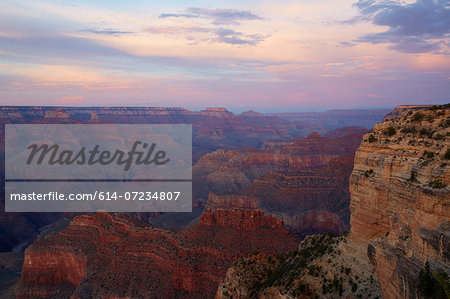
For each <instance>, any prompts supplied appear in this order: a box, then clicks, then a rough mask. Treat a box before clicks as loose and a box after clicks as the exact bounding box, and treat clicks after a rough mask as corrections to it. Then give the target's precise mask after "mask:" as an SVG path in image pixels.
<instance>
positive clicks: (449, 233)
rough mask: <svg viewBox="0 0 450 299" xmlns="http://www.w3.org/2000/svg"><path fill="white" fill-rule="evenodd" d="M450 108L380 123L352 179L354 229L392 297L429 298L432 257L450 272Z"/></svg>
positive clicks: (360, 155)
mask: <svg viewBox="0 0 450 299" xmlns="http://www.w3.org/2000/svg"><path fill="white" fill-rule="evenodd" d="M449 136H450V109H449V107H448V105H445V106H440V107H432V108H431V109H424V108H423V107H421V111H411V110H409V109H403V111H402V112H401V113H400V114H399V115H398V116H397V117H395V118H387V120H386V121H385V122H383V123H380V124H377V125H376V126H375V127H374V128H373V132H372V133H369V134H367V135H366V136H364V141H363V142H362V143H361V146H360V147H359V149H358V150H357V151H356V156H355V166H354V169H353V172H352V175H351V176H350V192H351V206H350V209H351V226H352V229H351V233H352V236H353V237H354V238H355V239H357V240H360V241H364V242H367V243H369V242H370V245H369V249H368V253H369V257H370V259H371V262H372V263H373V265H374V267H375V270H376V273H377V275H378V277H379V279H380V283H381V287H382V289H383V295H384V297H385V298H400V297H409V298H416V297H419V296H421V293H420V290H419V287H418V285H419V283H418V282H419V274H420V270H422V269H423V268H424V265H425V263H426V262H429V265H430V268H431V271H432V272H434V273H440V272H441V273H443V272H445V273H447V274H450V265H449V258H450V196H449V183H450V167H449V165H448V164H449V163H450V160H449V159H450V140H449Z"/></svg>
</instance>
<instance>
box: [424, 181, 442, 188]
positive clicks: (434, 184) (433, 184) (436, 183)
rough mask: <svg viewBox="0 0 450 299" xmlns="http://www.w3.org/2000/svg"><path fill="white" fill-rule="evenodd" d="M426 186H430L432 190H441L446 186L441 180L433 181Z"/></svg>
mask: <svg viewBox="0 0 450 299" xmlns="http://www.w3.org/2000/svg"><path fill="white" fill-rule="evenodd" d="M428 186H430V187H431V188H433V189H442V188H445V187H446V186H445V185H444V184H443V183H442V181H441V180H434V181H431V182H430V183H429V184H428Z"/></svg>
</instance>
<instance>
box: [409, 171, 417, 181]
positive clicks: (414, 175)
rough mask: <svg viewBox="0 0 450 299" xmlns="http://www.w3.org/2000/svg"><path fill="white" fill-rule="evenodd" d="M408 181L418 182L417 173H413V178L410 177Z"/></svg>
mask: <svg viewBox="0 0 450 299" xmlns="http://www.w3.org/2000/svg"><path fill="white" fill-rule="evenodd" d="M408 181H410V182H418V180H417V177H416V172H415V171H411V176H410V177H409V180H408Z"/></svg>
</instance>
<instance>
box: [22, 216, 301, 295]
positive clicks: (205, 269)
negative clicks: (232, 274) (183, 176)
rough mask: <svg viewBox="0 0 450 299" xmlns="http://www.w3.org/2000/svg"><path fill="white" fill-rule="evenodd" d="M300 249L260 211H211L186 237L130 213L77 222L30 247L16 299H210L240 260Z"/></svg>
mask: <svg viewBox="0 0 450 299" xmlns="http://www.w3.org/2000/svg"><path fill="white" fill-rule="evenodd" d="M296 246H297V245H296V243H295V240H294V237H293V236H292V235H290V234H289V233H288V232H287V231H286V230H285V229H284V227H283V223H282V221H280V220H276V219H274V218H272V217H267V216H264V214H263V213H262V212H258V211H245V210H238V209H235V210H217V211H215V212H211V211H205V213H204V214H203V216H202V220H201V221H200V223H198V224H197V225H195V226H193V227H190V228H186V229H184V230H181V231H170V230H164V229H158V228H155V227H151V226H148V224H145V223H143V222H140V221H139V220H137V219H135V218H131V217H130V216H127V215H124V214H107V213H97V214H94V215H92V216H77V217H75V218H74V220H73V221H72V222H71V224H70V225H69V227H67V228H65V229H64V230H62V231H60V232H59V233H56V234H51V235H48V236H47V237H46V238H43V239H41V240H39V241H37V242H35V243H34V244H33V245H31V246H30V247H28V248H27V250H26V251H25V261H24V266H23V270H22V278H21V282H20V285H19V287H18V288H17V289H16V297H17V298H29V297H39V296H41V297H47V296H53V297H60V298H62V297H64V298H68V297H70V296H73V298H87V297H94V298H112V297H114V298H125V297H129V298H150V297H157V298H175V297H176V298H205V297H206V298H208V297H213V296H214V294H215V291H216V289H217V285H218V283H219V282H220V281H221V280H222V279H223V278H224V277H225V272H226V270H227V268H228V267H229V266H230V265H231V263H232V262H233V261H234V260H235V259H238V258H240V257H244V256H248V255H250V254H251V253H252V252H254V251H259V252H264V253H270V254H274V253H283V252H288V251H289V250H293V249H294V248H295V247H296Z"/></svg>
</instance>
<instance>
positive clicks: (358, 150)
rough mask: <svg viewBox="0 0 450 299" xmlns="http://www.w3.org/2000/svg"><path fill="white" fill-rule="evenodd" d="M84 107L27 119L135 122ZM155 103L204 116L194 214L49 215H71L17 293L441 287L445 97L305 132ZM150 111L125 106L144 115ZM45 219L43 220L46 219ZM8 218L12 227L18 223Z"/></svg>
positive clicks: (261, 118)
mask: <svg viewBox="0 0 450 299" xmlns="http://www.w3.org/2000/svg"><path fill="white" fill-rule="evenodd" d="M84 109H86V110H83V109H81V110H79V111H77V109H76V108H74V110H73V111H71V110H70V109H67V110H66V109H60V110H57V109H48V110H46V109H43V110H42V111H39V112H36V113H37V114H36V115H37V116H35V117H34V118H33V117H31V116H30V115H28V116H27V117H29V119H28V121H32V122H35V123H40V122H41V121H42V122H44V120H43V119H63V121H67V122H68V123H69V122H74V123H76V122H79V121H82V122H91V123H103V122H107V121H113V119H114V121H117V120H119V119H122V121H124V119H125V118H127V117H125V116H123V118H122V116H121V113H117V115H118V118H113V116H112V115H115V112H114V109H112V110H108V109H105V111H102V110H101V109H102V108H95V109H94V108H91V110H92V111H91V110H89V109H88V108H84ZM118 109H119V110H120V108H118ZM152 109H153V110H152ZM155 109H156V108H151V109H147V110H151V113H154V115H157V117H156V118H158V117H160V119H159V121H174V120H173V118H174V117H175V116H174V115H175V114H181V115H184V116H183V117H185V118H187V117H188V116H187V115H190V117H192V118H191V120H192V119H193V118H194V117H197V116H198V115H199V114H201V115H202V116H201V117H200V118H201V119H202V120H201V121H199V120H196V121H197V122H202V126H198V127H196V129H194V134H196V136H197V137H195V138H194V143H195V144H194V151H197V150H198V153H199V154H198V155H197V158H196V159H195V163H194V166H193V187H194V188H193V195H194V198H193V199H194V201H193V205H194V210H195V212H194V213H188V214H189V215H182V213H181V214H180V216H176V215H171V213H166V214H162V215H159V214H155V215H142V214H118V213H102V212H99V213H95V214H91V215H54V214H53V217H55V219H52V220H49V221H50V224H51V223H53V222H56V221H57V220H58V219H59V218H58V217H62V216H67V217H69V218H73V219H72V220H67V221H66V222H64V225H61V226H60V227H59V228H56V227H57V226H55V225H53V226H50V229H46V230H44V231H42V232H41V233H40V234H39V235H38V236H37V237H35V240H34V242H33V243H32V244H31V245H30V246H28V247H27V249H26V250H25V253H24V262H23V267H22V272H21V279H20V282H19V283H18V284H16V285H15V286H13V288H12V289H11V290H13V292H14V294H15V296H16V297H17V298H35V297H47V298H52V297H53V298H56V297H70V296H72V298H86V297H89V296H93V297H98V298H127V297H128V298H142V297H149V296H151V297H169V298H174V297H176V298H205V297H206V298H212V297H216V298H254V297H258V298H274V297H276V298H298V297H300V298H302V297H314V296H316V295H317V296H319V297H324V298H336V297H342V296H344V297H348V298H357V297H362V296H364V297H366V298H376V297H378V298H379V297H384V298H422V297H423V296H424V295H423V287H421V285H420V284H419V281H422V280H424V279H427V280H428V281H429V282H430V281H431V282H432V285H433V287H437V288H438V287H439V286H440V287H441V288H442V289H445V287H446V285H445V283H446V281H445V278H444V279H443V280H442V279H441V278H442V277H445V275H449V274H450V267H449V257H450V254H449V252H450V250H449V249H450V233H449V231H450V208H449V207H450V197H449V188H450V187H449V180H450V177H449V169H450V168H449V165H448V163H450V162H449V159H450V143H449V139H448V138H449V135H450V129H449V126H450V107H448V105H443V106H432V107H430V106H402V107H398V108H397V109H395V110H394V111H393V112H392V113H390V114H388V115H387V116H386V117H385V118H384V121H383V122H382V123H379V124H376V125H375V126H374V127H373V129H371V130H370V131H367V130H366V129H365V128H362V127H355V126H353V127H343V128H333V129H332V130H329V131H326V130H317V131H319V132H320V133H321V134H318V133H316V132H308V130H309V129H311V128H315V129H319V128H318V127H317V126H316V125H314V124H311V125H308V126H304V127H302V128H301V130H300V129H299V128H297V127H296V129H294V127H293V126H292V123H293V122H295V121H290V120H286V119H283V118H282V117H278V116H275V115H264V114H259V113H256V112H254V111H249V112H245V113H242V114H241V115H235V114H233V113H231V112H228V111H226V110H223V109H222V108H211V109H207V110H205V111H202V112H192V113H191V114H190V112H189V111H188V112H185V110H184V109H181V110H178V108H173V109H174V110H173V111H172V110H171V109H168V110H167V109H166V110H155ZM19 110H20V109H19ZM37 110H39V109H37ZM145 110H146V109H143V110H142V111H141V110H140V109H139V108H130V110H127V109H125V110H123V111H125V112H124V113H126V114H128V113H130V114H133V115H136V116H137V117H136V119H137V121H144V119H148V115H149V114H148V113H150V112H148V111H146V112H145ZM169 110H170V111H169ZM74 111H76V113H75V112H74ZM130 111H131V112H130ZM186 111H187V110H186ZM144 112H145V113H144ZM8 113H12V112H10V111H9V112H8ZM27 113H31V112H27ZM151 113H150V114H151ZM15 115H16V116H17V119H20V117H23V115H27V114H26V113H25V114H20V113H19V114H15ZM21 115H22V116H21ZM142 115H147V116H142ZM194 115H197V116H194ZM75 116H76V117H78V119H77V120H75V119H76V117H75ZM141 116H142V118H141ZM10 117H11V116H8V117H7V119H10ZM108 117H109V118H108ZM205 117H206V118H214V117H218V118H227V119H228V120H229V122H228V123H226V124H225V123H224V122H221V121H219V120H216V121H217V122H216V124H219V123H220V125H218V126H222V129H221V130H222V131H221V132H219V131H213V130H212V129H211V128H212V127H214V123H215V121H209V120H208V122H206V121H205V122H204V118H205ZM295 117H297V116H295ZM156 118H155V119H156ZM356 118H357V117H356ZM155 119H153V120H152V121H156V120H155ZM319 119H320V117H319ZM369 120H370V119H369ZM147 121H148V120H147ZM350 121H351V119H349V122H350ZM270 122H273V127H272V128H271V127H270ZM340 122H341V120H340V121H339V122H338V123H340ZM231 124H233V125H231ZM236 124H241V125H242V124H244V125H243V126H241V127H238V129H237V127H236V126H234V125H236ZM350 124H351V123H350ZM227 126H228V129H230V130H228V131H227V130H224V129H223V128H224V127H227ZM246 126H247V128H248V127H249V126H250V127H252V128H253V129H254V130H253V129H252V130H253V131H252V132H253V133H254V132H256V131H258V132H259V133H255V134H253V133H252V134H253V135H251V136H253V137H252V138H253V139H252V138H250V139H246V140H247V141H249V142H248V143H244V144H241V143H238V142H237V141H236V140H237V139H234V138H238V139H239V138H244V137H245V136H248V135H246V134H247V133H248V131H246V130H243V129H242V128H243V127H246ZM295 126H296V125H295ZM327 126H330V123H328V124H327ZM194 127H195V126H194ZM274 127H277V128H278V129H276V130H275V131H274V129H273V128H274ZM324 127H326V126H324ZM231 128H232V129H231ZM256 128H257V129H256ZM281 128H283V129H281ZM266 129H267V130H266ZM277 130H278V131H277ZM201 131H203V132H201ZM300 131H301V132H300ZM237 132H239V133H237ZM261 132H265V133H264V134H262V133H261ZM274 132H276V134H277V136H278V137H276V138H272V137H273V136H275V135H274V134H275V133H274ZM306 132H307V133H306ZM260 133H261V135H259V134H260ZM202 134H204V135H202ZM199 136H203V137H199ZM270 136H272V137H270ZM227 138H230V140H231V139H232V140H233V141H231V142H229V143H228V141H227ZM207 139H208V140H207ZM214 140H217V141H219V140H221V141H222V142H224V143H221V142H219V143H215V141H214ZM202 142H204V143H202ZM208 142H209V145H207V143H208ZM225 143H226V146H223V145H224V144H225ZM250 143H251V145H250ZM238 144H239V145H238ZM220 146H223V147H220ZM240 146H242V148H239V147H240ZM200 153H201V154H200ZM4 214H5V213H4ZM41 216H42V218H43V219H46V218H45V217H46V216H47V215H41ZM41 216H40V215H36V217H37V219H34V220H33V222H36V223H37V224H36V227H41V226H43V225H46V224H44V223H42V222H39V219H40V218H39V217H41ZM4 217H5V216H4ZM11 217H12V218H10V219H9V220H8V221H10V222H11V223H17V222H18V219H21V218H15V217H18V216H16V215H11ZM22 217H23V218H22V219H28V218H27V217H26V215H25V216H22ZM176 217H179V218H176ZM181 218H183V219H182V220H180V219H181ZM0 219H1V217H0ZM4 219H6V218H4ZM140 219H142V220H140ZM27 221H28V220H27ZM175 222H176V223H177V225H173V223H175ZM6 223H7V222H6V220H5V225H6ZM23 223H24V225H26V223H27V222H26V221H24V222H23ZM170 223H172V224H170ZM152 224H153V225H152ZM16 232H17V231H16ZM348 232H349V233H348ZM35 234H36V233H35ZM30 235H31V236H30V237H29V238H30V239H31V240H32V239H33V234H30ZM12 236H14V234H12ZM9 242H10V244H11V246H13V245H14V244H17V242H23V240H22V241H20V240H16V241H9ZM8 265H9V264H8ZM5 267H6V266H5ZM7 267H10V266H7ZM8 269H9V268H8ZM430 273H431V274H430ZM426 275H428V276H426ZM430 275H431V276H430ZM424 277H425V278H424ZM433 277H434V278H433ZM447 277H448V276H447ZM437 278H439V280H438V279H437ZM442 281H443V282H442ZM447 283H448V278H447ZM439 290H441V289H439Z"/></svg>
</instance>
